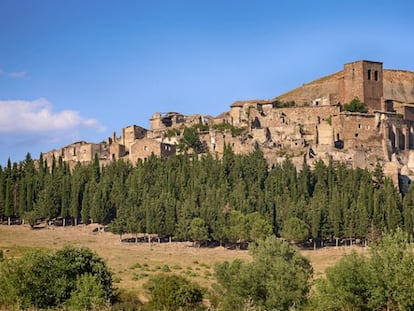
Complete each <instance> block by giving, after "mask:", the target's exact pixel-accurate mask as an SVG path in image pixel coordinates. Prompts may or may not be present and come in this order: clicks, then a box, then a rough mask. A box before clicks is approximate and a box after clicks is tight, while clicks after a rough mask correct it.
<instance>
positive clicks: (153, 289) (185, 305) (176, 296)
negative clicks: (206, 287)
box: [144, 274, 203, 311]
mask: <svg viewBox="0 0 414 311" xmlns="http://www.w3.org/2000/svg"><path fill="white" fill-rule="evenodd" d="M144 287H145V288H146V289H147V291H148V293H149V295H150V302H149V305H148V309H149V310H166V311H173V310H195V309H200V307H201V302H202V300H203V292H202V290H201V288H200V287H199V286H198V285H197V284H195V283H193V282H190V281H188V280H187V279H186V278H184V277H182V276H178V275H166V274H158V275H154V276H152V277H151V278H150V279H149V281H148V282H147V283H145V285H144Z"/></svg>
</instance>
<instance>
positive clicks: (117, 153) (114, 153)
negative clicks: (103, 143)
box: [109, 143, 126, 160]
mask: <svg viewBox="0 0 414 311" xmlns="http://www.w3.org/2000/svg"><path fill="white" fill-rule="evenodd" d="M125 155H126V151H125V146H124V145H121V144H118V143H115V144H111V145H110V146H109V156H110V158H111V159H112V160H117V159H119V158H122V157H124V156H125Z"/></svg>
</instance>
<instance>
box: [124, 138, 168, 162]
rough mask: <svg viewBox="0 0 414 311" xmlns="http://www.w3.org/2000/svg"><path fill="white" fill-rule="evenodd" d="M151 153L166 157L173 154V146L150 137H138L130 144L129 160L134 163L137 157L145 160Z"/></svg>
mask: <svg viewBox="0 0 414 311" xmlns="http://www.w3.org/2000/svg"><path fill="white" fill-rule="evenodd" d="M151 154H154V155H155V156H157V157H168V156H171V155H174V154H175V146H173V145H169V144H164V143H161V142H159V141H158V140H155V139H151V138H143V139H138V140H136V141H135V142H134V143H133V144H132V145H131V148H130V151H129V160H130V161H131V163H133V164H135V163H137V161H138V159H141V160H146V159H148V158H149V157H150V156H151Z"/></svg>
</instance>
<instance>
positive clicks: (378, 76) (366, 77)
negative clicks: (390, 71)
mask: <svg viewBox="0 0 414 311" xmlns="http://www.w3.org/2000/svg"><path fill="white" fill-rule="evenodd" d="M355 97H358V98H359V100H360V101H362V102H363V103H365V104H366V105H367V107H368V109H369V110H371V111H372V110H381V107H382V105H381V101H382V97H383V73H382V63H380V62H372V61H367V60H361V61H356V62H352V63H348V64H345V65H344V75H343V78H342V81H341V86H340V96H339V99H340V102H341V104H346V103H349V102H350V101H351V100H352V99H354V98H355Z"/></svg>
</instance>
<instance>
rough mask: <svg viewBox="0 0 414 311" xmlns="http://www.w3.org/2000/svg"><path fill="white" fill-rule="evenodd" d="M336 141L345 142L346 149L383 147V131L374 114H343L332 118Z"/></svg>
mask: <svg viewBox="0 0 414 311" xmlns="http://www.w3.org/2000/svg"><path fill="white" fill-rule="evenodd" d="M332 127H333V129H334V132H333V135H334V140H335V141H343V144H344V145H343V146H344V148H345V149H349V148H351V149H362V148H369V147H380V146H382V145H381V144H382V137H383V136H382V131H381V130H380V129H379V128H378V119H377V118H376V117H375V115H373V114H363V113H361V114H357V113H355V114H351V113H341V114H339V115H337V116H335V117H333V118H332Z"/></svg>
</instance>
